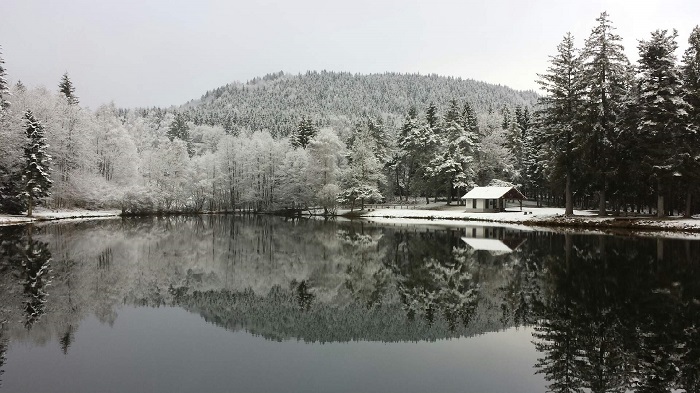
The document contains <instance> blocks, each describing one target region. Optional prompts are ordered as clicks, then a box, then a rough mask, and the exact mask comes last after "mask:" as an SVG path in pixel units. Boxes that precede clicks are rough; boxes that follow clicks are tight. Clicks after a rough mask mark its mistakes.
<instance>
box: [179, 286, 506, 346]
mask: <svg viewBox="0 0 700 393" xmlns="http://www.w3.org/2000/svg"><path fill="white" fill-rule="evenodd" d="M175 303H176V304H177V305H178V306H180V307H183V308H184V309H186V310H188V311H191V312H196V313H199V314H200V315H201V316H202V317H203V318H204V319H205V320H207V321H208V322H211V323H214V324H216V325H218V326H222V327H224V328H226V329H230V330H239V329H240V330H246V331H248V332H250V333H253V334H256V335H260V336H262V337H265V338H267V339H270V340H289V339H300V340H303V341H308V342H347V341H384V342H394V341H423V340H429V341H434V340H439V339H445V338H453V337H462V336H474V335H477V334H482V333H486V332H491V331H496V330H499V329H501V328H503V327H504V326H503V325H502V324H501V323H500V322H499V321H498V318H497V315H495V316H496V317H495V318H494V314H493V311H494V310H477V311H476V312H475V314H477V315H476V316H475V317H474V318H473V319H472V321H471V322H470V323H469V325H467V326H466V327H464V326H459V327H458V328H456V329H454V330H451V329H450V325H449V323H448V321H447V320H446V319H445V318H442V317H440V316H437V317H436V318H435V320H434V321H433V323H432V324H431V323H429V322H428V321H427V320H424V319H419V318H416V319H413V320H409V319H408V318H406V311H405V309H404V308H403V307H402V305H401V304H397V303H389V304H381V305H378V306H375V307H370V308H366V307H365V306H363V305H361V304H358V303H357V302H352V303H349V304H346V305H343V306H339V305H336V304H328V303H321V302H314V303H313V304H312V305H311V307H309V309H308V310H303V309H302V308H300V305H299V303H298V301H297V299H296V298H295V295H294V292H292V291H288V290H282V289H280V288H274V289H273V290H272V291H270V293H269V294H267V295H265V296H259V295H256V294H254V293H253V292H252V291H245V292H230V291H207V292H194V293H192V294H184V295H179V296H176V297H175ZM489 313H491V315H488V314H489Z"/></svg>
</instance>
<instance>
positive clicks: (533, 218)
mask: <svg viewBox="0 0 700 393" xmlns="http://www.w3.org/2000/svg"><path fill="white" fill-rule="evenodd" d="M347 213H350V211H349V210H339V211H338V212H337V216H339V217H342V216H343V215H345V214H347ZM200 214H212V213H210V212H204V213H200ZM229 214H230V213H229ZM120 216H121V211H119V210H59V211H53V210H49V209H39V210H38V211H35V213H34V217H26V216H18V215H0V226H4V225H23V224H29V223H35V222H46V221H56V220H69V219H96V218H116V217H120ZM352 218H358V219H363V220H368V221H372V222H376V223H385V224H396V223H401V224H409V225H410V224H417V225H422V224H432V225H454V224H456V223H458V222H459V223H478V224H479V225H494V224H510V225H518V226H521V227H529V228H532V229H536V228H543V229H544V228H548V229H560V230H565V231H586V232H596V231H599V232H600V231H602V232H614V231H621V232H626V233H633V234H636V235H644V234H646V235H651V234H653V233H656V232H667V233H668V232H675V233H679V232H682V233H687V234H689V235H693V236H696V237H698V238H700V219H698V218H682V217H666V218H663V219H659V218H653V217H612V216H607V217H599V216H597V215H596V214H595V213H593V212H590V211H584V210H576V211H574V216H573V217H565V216H564V209H563V208H545V207H543V208H536V207H527V208H523V211H520V210H508V211H506V212H501V213H471V212H465V211H464V207H462V206H446V205H434V204H433V205H422V206H421V205H418V206H411V208H403V207H401V208H398V207H397V208H389V207H383V208H369V209H366V210H360V211H358V210H356V211H355V212H354V213H353V214H352Z"/></svg>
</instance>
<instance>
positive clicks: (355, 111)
mask: <svg viewBox="0 0 700 393" xmlns="http://www.w3.org/2000/svg"><path fill="white" fill-rule="evenodd" d="M453 99H454V100H457V101H460V102H468V103H469V104H470V105H471V106H472V108H474V110H475V111H476V113H477V115H482V114H486V113H489V112H500V109H501V108H503V107H509V108H513V107H516V106H521V107H528V106H532V105H534V104H535V102H536V100H537V94H536V93H535V92H533V91H518V90H514V89H511V88H508V87H505V86H500V85H493V84H489V83H484V82H478V81H475V80H471V79H461V78H454V77H444V76H437V75H418V74H399V73H385V74H370V75H360V74H351V73H347V72H327V71H322V72H307V73H306V74H304V75H290V74H284V73H282V72H279V73H275V74H268V75H266V76H265V77H262V78H255V79H253V80H251V81H249V82H247V83H245V84H243V83H232V84H228V85H226V86H223V87H220V88H217V89H214V90H212V91H208V92H207V93H206V94H205V95H204V96H202V98H200V99H199V100H194V101H191V102H189V103H187V104H186V105H184V109H185V110H186V112H187V113H188V115H189V116H188V117H190V119H191V120H193V121H194V122H195V123H197V124H209V125H221V126H223V127H224V128H225V129H227V130H228V131H234V132H235V131H239V130H241V129H248V130H261V129H267V130H269V131H270V133H271V134H272V135H273V136H287V135H288V134H289V133H290V132H291V131H292V130H294V129H295V128H296V127H297V125H298V124H299V120H300V117H301V116H304V117H307V118H311V119H312V121H313V122H315V123H316V124H315V125H316V126H317V127H326V126H330V127H333V128H334V129H336V130H337V131H339V132H341V133H342V131H343V130H346V129H348V128H350V127H352V126H353V125H355V124H357V123H358V122H360V121H362V120H363V119H366V118H371V119H373V120H377V119H381V120H382V121H383V122H384V123H385V124H386V125H392V126H397V125H398V124H400V122H401V121H403V119H404V118H405V116H406V113H407V112H408V110H409V109H410V108H411V107H412V106H415V107H416V109H418V111H420V112H422V111H423V110H424V109H425V108H426V107H427V106H428V105H429V104H430V103H431V102H433V103H435V104H436V105H437V106H438V107H446V106H447V104H448V103H449V101H450V100H453Z"/></svg>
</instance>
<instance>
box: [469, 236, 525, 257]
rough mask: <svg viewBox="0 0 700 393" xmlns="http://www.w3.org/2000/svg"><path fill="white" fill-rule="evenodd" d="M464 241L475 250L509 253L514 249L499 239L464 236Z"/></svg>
mask: <svg viewBox="0 0 700 393" xmlns="http://www.w3.org/2000/svg"><path fill="white" fill-rule="evenodd" d="M462 241H463V242H465V243H467V244H468V245H469V247H471V248H472V249H474V250H486V251H491V252H492V253H494V254H507V253H509V252H512V251H513V249H512V248H510V247H508V245H507V244H505V243H503V242H502V241H500V240H497V239H483V238H474V237H463V238H462Z"/></svg>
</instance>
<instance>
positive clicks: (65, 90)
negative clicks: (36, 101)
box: [58, 72, 79, 105]
mask: <svg viewBox="0 0 700 393" xmlns="http://www.w3.org/2000/svg"><path fill="white" fill-rule="evenodd" d="M58 91H59V92H60V93H61V94H63V96H64V97H65V98H66V100H67V102H68V103H69V104H70V105H78V103H79V100H78V96H76V95H75V87H74V86H73V82H71V80H70V78H69V77H68V72H65V73H64V74H63V76H62V77H61V82H60V83H59V84H58Z"/></svg>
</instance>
